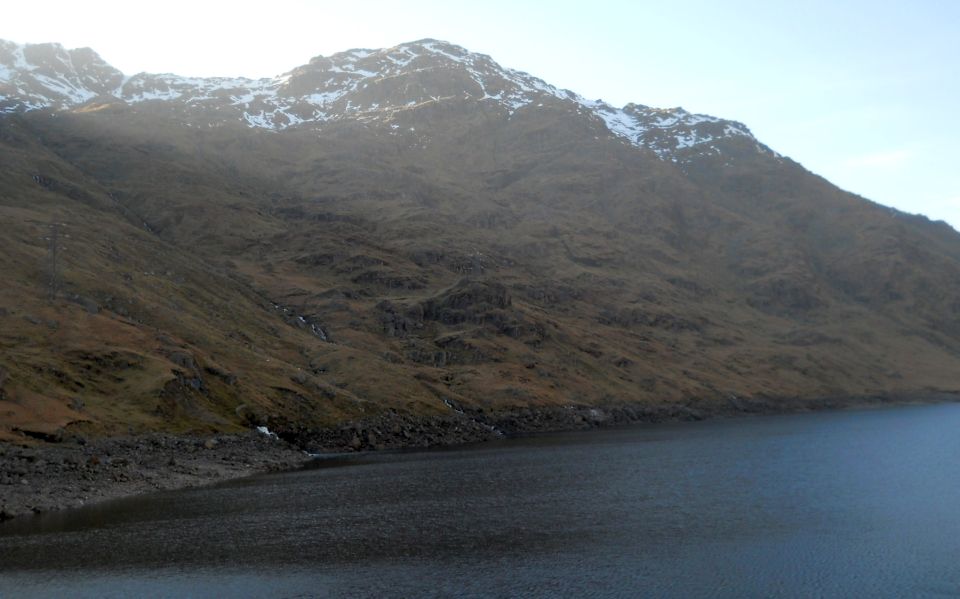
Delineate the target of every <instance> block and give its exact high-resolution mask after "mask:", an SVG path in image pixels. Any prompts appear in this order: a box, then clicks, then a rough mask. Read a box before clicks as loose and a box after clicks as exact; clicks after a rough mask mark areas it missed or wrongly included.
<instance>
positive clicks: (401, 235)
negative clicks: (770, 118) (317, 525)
mask: <svg viewBox="0 0 960 599" xmlns="http://www.w3.org/2000/svg"><path fill="white" fill-rule="evenodd" d="M441 44H442V43H440V42H434V41H431V40H426V41H423V42H418V43H414V44H408V45H405V46H404V47H403V48H405V49H403V48H401V49H387V50H383V51H352V52H351V53H344V54H342V55H336V56H334V57H330V58H329V59H322V58H318V59H314V60H313V61H311V63H310V64H308V65H304V66H303V67H301V68H299V69H295V70H294V71H292V72H291V74H290V75H289V77H287V78H286V79H284V80H283V81H281V82H278V83H277V85H279V86H286V87H284V88H283V89H290V90H294V91H291V92H290V93H291V94H293V93H294V92H296V94H299V95H298V96H297V97H299V98H301V99H302V98H307V99H308V100H309V101H310V102H321V100H322V101H323V103H324V106H325V107H326V108H325V111H324V116H323V118H320V117H319V116H317V115H316V114H313V116H312V117H311V119H312V120H311V119H307V116H308V114H307V113H306V112H303V111H301V112H290V110H293V109H290V110H287V109H284V110H286V112H285V113H284V114H287V113H289V114H296V115H299V118H301V121H300V122H293V121H292V120H290V119H288V120H287V121H284V125H283V126H282V127H281V126H273V125H271V126H267V124H264V122H262V121H256V120H255V122H251V120H250V119H249V118H248V116H249V114H250V109H249V107H247V110H246V112H243V111H242V110H240V109H241V108H243V106H242V104H243V103H242V102H241V103H240V104H238V103H237V98H238V97H239V96H238V95H237V94H235V93H228V92H223V93H220V92H217V93H211V92H210V90H211V89H213V88H211V87H210V86H211V85H213V84H212V83H210V82H209V81H207V82H200V83H196V82H194V83H193V84H191V83H190V82H189V81H186V80H179V81H178V83H177V85H180V86H181V87H178V88H176V90H177V93H176V94H173V93H169V94H167V96H165V97H162V98H161V97H157V98H153V99H143V97H139V96H138V98H139V99H137V100H136V101H131V100H130V98H129V97H127V96H125V95H124V93H118V94H115V95H113V96H110V97H109V98H105V97H103V96H100V97H97V98H93V99H90V100H88V101H86V102H84V103H82V104H80V105H78V106H71V107H68V108H67V109H65V110H59V111H56V112H51V111H50V107H47V108H46V109H44V110H30V111H27V112H25V113H24V112H23V111H16V112H17V114H11V115H8V116H6V117H0V156H2V160H3V164H4V165H5V168H4V169H3V170H2V172H0V198H2V201H0V210H2V211H3V215H4V217H3V220H4V223H8V224H5V226H4V227H3V230H2V232H0V236H2V237H0V244H2V246H3V247H4V249H5V252H4V254H3V256H2V257H0V260H2V261H3V268H4V272H5V273H7V274H8V276H7V278H8V281H9V284H8V286H7V287H5V289H4V290H3V291H2V293H0V302H2V303H0V308H2V311H0V319H2V321H3V328H2V329H0V331H2V332H0V341H2V343H3V346H2V347H3V351H2V352H0V368H2V372H3V378H2V379H0V388H2V389H3V391H2V393H3V395H2V396H0V402H2V405H3V406H4V409H5V412H4V413H5V414H6V415H7V417H6V418H5V419H4V420H3V421H2V426H0V428H3V429H4V430H5V431H7V434H9V432H10V431H12V430H13V429H18V430H21V431H31V432H39V433H46V434H53V433H55V432H56V431H57V430H58V429H60V428H63V427H66V428H67V429H71V428H73V429H78V430H90V431H93V432H107V433H115V432H121V431H126V430H127V429H128V428H129V427H133V428H134V430H135V431H140V430H171V431H188V430H236V429H238V428H240V427H245V426H250V425H252V424H255V423H256V424H260V423H268V424H271V425H273V426H275V427H288V428H298V427H300V428H316V427H323V426H330V425H335V424H337V423H340V422H344V421H348V420H349V421H355V420H362V419H371V418H379V417H382V416H383V415H384V414H388V413H393V412H396V413H401V414H405V416H404V418H406V417H413V418H434V417H444V416H445V415H446V416H451V415H456V414H457V413H458V410H461V409H466V410H467V411H469V412H471V413H479V410H481V409H482V410H484V413H485V414H496V413H508V412H511V411H514V410H517V409H521V408H526V407H534V408H539V409H543V410H547V409H548V408H550V407H557V406H570V405H575V406H583V407H590V406H605V407H609V406H616V405H629V406H635V407H638V408H642V409H649V410H651V411H655V410H657V409H659V408H663V407H670V409H674V410H681V411H680V412H676V413H683V414H687V415H688V416H695V415H697V414H711V413H718V412H724V411H731V410H736V409H740V408H742V407H743V406H745V405H749V404H750V402H751V401H755V402H759V403H761V404H762V405H764V406H765V409H777V406H780V407H782V409H791V408H794V407H796V406H799V405H807V404H806V403H805V402H806V401H807V400H810V399H812V398H819V397H845V396H846V397H854V396H864V395H875V394H887V395H889V394H901V393H913V392H926V391H935V390H939V391H957V390H960V375H958V374H957V373H958V372H960V369H958V366H960V328H958V314H960V303H958V302H957V300H956V298H957V297H958V292H960V289H958V288H957V287H958V285H960V277H958V275H960V237H958V235H957V234H956V232H954V231H952V230H950V229H949V228H947V227H945V226H944V225H941V224H936V223H930V222H929V221H926V220H925V219H922V218H917V217H910V216H908V215H904V214H902V213H898V212H896V211H892V210H889V209H887V208H883V207H880V206H877V205H875V204H872V203H870V202H868V201H866V200H863V199H862V198H858V197H856V196H853V195H850V194H847V193H845V192H843V191H841V190H839V189H837V188H835V187H834V186H832V185H830V184H829V183H828V182H826V181H824V180H822V179H820V178H818V177H816V176H814V175H812V174H810V173H809V172H807V171H805V170H804V169H803V168H802V167H801V166H800V165H798V164H796V163H794V162H792V161H790V160H789V159H787V158H784V157H782V156H779V155H777V154H776V153H774V152H773V151H771V150H769V149H768V148H766V147H765V146H763V145H762V144H760V143H759V142H757V141H756V140H755V139H754V138H753V137H752V136H751V135H750V134H749V131H747V130H746V128H745V127H743V126H742V125H740V124H738V123H731V122H729V121H723V120H721V119H714V118H712V117H702V116H700V115H689V114H688V113H685V112H684V111H681V110H679V109H674V110H672V111H657V110H656V109H650V108H646V107H641V106H634V105H631V106H628V107H626V108H624V109H622V110H618V109H613V108H610V107H607V106H606V105H603V104H600V103H589V102H586V101H584V100H583V99H582V98H579V97H577V96H575V94H570V93H568V92H562V91H559V90H556V89H555V88H552V87H550V86H548V85H547V84H545V83H543V82H540V81H539V80H536V79H534V78H530V77H529V76H526V75H524V74H519V73H516V72H513V71H509V70H508V69H503V68H502V67H499V65H496V63H493V62H492V61H490V60H489V59H488V58H487V57H483V56H481V55H471V54H469V53H466V51H463V53H460V50H462V49H459V50H455V47H452V48H451V47H449V46H444V45H441ZM431 48H432V49H433V52H432V53H429V52H427V51H426V50H429V49H431ZM438 49H439V50H438ZM415 50H416V52H415ZM417 52H419V53H418V54H417V56H415V57H412V58H410V56H411V55H412V54H414V53H417ZM404 53H406V54H405V55H407V56H408V58H410V60H409V62H407V63H402V60H400V59H399V58H398V56H399V55H400V54H404ZM391 57H392V58H391ZM0 59H2V56H0ZM378 61H379V62H378ZM348 63H349V64H350V65H353V66H351V67H350V68H346V67H345V66H344V65H347V64H348ZM384 65H387V66H384ZM390 65H392V66H390ZM390 69H392V70H390ZM334 75H336V76H334ZM170 77H172V76H170ZM147 78H148V76H142V77H141V79H144V80H145V79H147ZM167 83H168V84H169V81H168V82H167ZM240 83H243V82H236V81H234V82H232V83H230V85H240ZM154 84H156V85H159V84H158V83H156V81H154ZM220 84H221V87H220V88H218V89H221V90H222V89H225V88H224V87H223V86H224V85H226V84H223V82H222V81H221V83H220ZM191 85H192V87H191ZM243 85H246V86H247V87H250V86H251V85H253V84H252V83H249V82H247V83H243ZM257 85H261V87H262V86H264V85H267V84H266V83H263V82H261V83H258V84H257ZM271 85H273V84H271ZM296 85H299V86H300V88H295V86H296ZM498 86H499V87H498ZM168 88H170V89H173V87H170V86H169V85H168ZM301 88H302V89H301ZM481 88H482V90H481ZM333 90H339V91H341V92H343V93H340V95H336V94H334V95H336V98H335V99H333V98H334V95H327V96H323V98H320V97H319V96H318V94H323V93H327V94H330V93H332V91H333ZM0 91H2V90H0ZM228 91H229V90H228ZM188 92H189V93H188ZM201 92H202V94H206V95H204V98H205V99H203V100H202V101H200V100H197V97H198V96H197V94H200V93H201ZM481 92H482V93H481ZM190 93H193V94H194V95H192V96H191V95H190ZM338 93H339V92H338ZM315 96H316V97H315ZM257 97H259V96H257ZM270 97H271V98H282V97H285V96H283V94H280V95H277V94H274V95H272V96H270ZM425 97H426V98H427V99H424V98H425ZM111 98H112V99H111ZM254 99H255V98H254ZM261 100H263V101H266V100H264V99H263V98H261ZM251 101H252V100H251ZM303 101H307V100H303ZM247 103H249V102H247ZM11 105H12V104H11ZM373 105H376V106H377V107H376V108H372V106H373ZM291 106H292V105H291ZM358 106H359V107H361V108H362V109H361V108H357V107H358ZM304 110H305V109H304ZM241 113H242V114H241ZM244 114H246V115H248V116H244ZM271 114H273V113H271ZM278 114H279V113H278ZM274 118H279V117H277V116H276V115H275V116H274ZM271 122H273V121H271ZM51 223H66V226H64V227H61V230H62V232H63V234H66V235H69V238H66V239H64V240H63V242H62V244H63V245H64V246H65V247H64V249H63V250H62V251H61V252H60V257H59V262H58V265H57V267H58V269H57V273H58V274H57V282H58V284H57V288H56V290H55V291H56V293H55V297H54V299H52V300H51V299H50V296H51V293H50V291H51V290H50V280H51V272H52V271H51V268H52V265H51V256H50V253H51V252H50V246H51V242H50V241H49V240H48V239H45V237H49V236H50V235H49V234H50V230H51V229H50V227H49V225H50V224H51Z"/></svg>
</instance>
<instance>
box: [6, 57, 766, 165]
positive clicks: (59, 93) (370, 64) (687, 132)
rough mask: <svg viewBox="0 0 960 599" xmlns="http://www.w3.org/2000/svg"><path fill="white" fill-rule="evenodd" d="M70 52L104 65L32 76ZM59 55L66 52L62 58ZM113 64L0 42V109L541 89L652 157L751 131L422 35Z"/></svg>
mask: <svg viewBox="0 0 960 599" xmlns="http://www.w3.org/2000/svg"><path fill="white" fill-rule="evenodd" d="M33 49H37V50H40V49H43V50H44V51H45V52H44V54H52V58H51V57H47V58H46V60H44V61H43V62H42V64H40V65H39V66H38V65H34V64H33V63H31V62H30V61H29V60H28V59H27V56H26V55H27V54H28V53H29V52H28V50H33ZM71 53H83V54H85V55H89V56H87V58H88V60H90V61H93V62H96V61H98V60H99V62H100V68H101V70H102V71H103V73H102V74H101V76H100V79H99V80H94V82H93V86H92V87H89V88H84V87H82V86H78V85H76V84H77V83H78V82H79V83H82V80H81V78H80V77H79V74H73V75H74V76H73V77H71V76H70V75H71V73H69V72H66V73H63V74H64V75H65V79H66V81H65V82H60V84H57V83H52V82H51V81H50V80H49V79H46V78H44V79H37V77H35V76H33V75H32V74H33V72H34V71H37V70H43V69H48V70H49V69H50V64H49V63H52V62H55V60H54V59H57V60H59V62H60V63H61V67H67V69H66V70H69V67H72V62H71V64H69V65H67V62H69V61H70V60H72V58H71V57H72V54H71ZM64 57H67V59H68V60H66V61H65V60H64ZM451 67H453V68H459V69H462V70H463V71H464V72H465V73H466V74H467V75H468V77H469V79H470V81H464V82H460V83H461V85H460V89H456V88H455V87H454V88H451V87H448V88H447V89H446V90H445V92H446V93H445V92H444V90H443V89H442V87H438V86H435V85H434V86H431V85H429V84H427V85H424V86H423V89H421V90H420V91H419V93H416V94H414V95H415V96H416V97H415V99H408V100H406V102H405V103H393V104H389V105H387V106H381V105H380V103H379V102H372V101H369V100H368V99H366V98H364V97H363V96H364V94H363V92H364V91H365V90H366V89H367V88H368V87H370V86H371V85H375V84H382V82H383V81H384V80H387V79H390V78H393V77H397V76H399V75H404V74H410V73H411V72H421V73H425V72H429V71H431V70H436V69H451ZM371 69H373V70H371ZM62 70H64V69H63V68H61V71H62ZM118 73H120V72H119V71H117V70H116V69H114V68H113V67H110V66H109V65H107V64H106V63H105V62H104V61H102V59H100V58H99V56H98V55H96V53H95V52H93V51H92V50H90V49H89V48H84V49H79V50H66V49H65V48H63V47H62V46H60V45H59V44H38V45H17V44H14V43H12V42H5V41H0V112H2V111H5V112H20V111H24V110H37V109H43V108H47V109H51V108H52V109H59V110H67V109H77V108H80V107H82V106H83V105H84V104H86V103H89V102H95V101H97V98H100V99H101V101H102V100H103V99H104V98H102V96H109V97H112V98H115V99H117V100H120V101H123V102H126V103H137V102H145V101H151V100H156V101H178V100H179V101H182V102H184V103H186V104H195V103H199V102H215V103H216V102H219V104H220V105H219V106H217V107H216V109H217V110H220V109H222V108H233V109H235V113H236V114H234V115H232V117H233V118H239V119H242V120H243V121H245V122H246V123H247V124H248V125H249V126H250V127H259V128H265V129H270V130H283V129H286V128H288V127H297V126H308V125H311V124H313V125H315V126H319V125H322V123H324V122H327V121H329V120H340V119H347V118H352V119H356V120H365V121H368V122H371V121H374V122H385V123H389V122H390V121H391V120H392V118H391V116H392V114H393V113H395V112H397V111H400V110H404V109H409V108H410V107H417V106H422V105H423V104H427V103H430V102H436V103H439V102H441V101H443V100H452V99H455V98H459V97H460V96H461V94H462V95H463V97H465V98H468V99H469V98H472V99H475V100H477V101H481V102H482V101H489V102H494V103H495V104H498V105H499V106H500V107H502V108H503V109H505V110H507V112H508V113H510V114H512V113H513V112H514V111H516V110H517V109H520V108H525V107H529V106H531V105H532V104H534V103H535V102H538V101H542V100H543V99H544V97H548V98H549V99H550V100H559V101H561V102H568V103H572V104H573V105H575V106H576V107H577V108H578V109H583V110H587V111H590V112H591V113H592V114H593V115H594V116H595V117H596V118H598V119H600V120H601V121H602V122H603V123H604V125H605V127H606V128H607V130H608V131H609V132H610V133H611V134H613V135H616V136H619V137H621V138H623V139H626V140H627V141H628V142H629V143H632V144H634V145H636V146H638V147H648V148H650V149H652V150H653V151H654V152H656V153H657V154H658V156H660V157H661V158H665V159H670V160H673V161H677V160H678V157H677V152H676V150H683V149H685V148H691V147H694V146H701V147H702V146H707V148H709V151H714V152H716V151H719V150H718V149H717V148H716V146H714V145H709V144H710V142H711V141H713V140H714V139H720V138H724V137H730V136H743V137H745V138H749V139H751V140H753V139H754V138H753V135H752V134H751V133H750V131H749V129H747V128H746V126H745V125H743V124H742V123H737V122H734V121H729V120H725V119H720V118H717V117H712V116H708V115H702V114H691V113H689V112H687V111H685V110H683V109H682V108H679V107H678V108H673V109H656V108H650V107H648V106H644V105H642V104H636V103H630V104H627V105H626V106H624V107H623V108H616V107H613V106H611V105H609V104H607V103H606V102H604V101H602V100H587V99H585V98H583V97H582V96H580V95H578V94H575V93H574V92H571V91H569V90H561V89H558V88H556V87H554V86H552V85H549V84H547V83H546V82H544V81H543V80H541V79H539V78H536V77H534V76H532V75H529V74H527V73H523V72H520V71H515V70H513V69H509V68H504V67H501V66H500V65H499V64H497V63H496V62H494V61H493V60H492V59H491V58H490V57H489V56H487V55H484V54H477V53H472V52H469V51H467V50H466V49H465V48H462V47H460V46H457V45H454V44H451V43H449V42H444V41H440V40H435V39H431V38H425V39H422V40H417V41H415V42H408V43H404V44H399V45H397V46H394V47H392V48H383V49H375V50H372V49H351V50H346V51H343V52H338V53H335V54H333V55H331V56H329V57H326V56H316V57H314V58H312V59H310V61H309V62H308V63H306V64H305V65H302V66H299V67H295V68H294V69H292V70H290V71H288V72H286V73H284V74H282V75H278V76H276V77H273V78H261V79H249V78H244V77H235V78H230V77H205V78H201V77H181V76H178V75H173V74H169V73H164V74H149V73H138V74H135V75H132V76H124V75H122V74H121V75H120V76H121V77H122V82H120V83H119V84H118V85H116V86H115V87H112V88H109V86H108V85H107V84H106V83H105V82H104V81H103V80H104V79H108V80H109V81H110V82H112V83H116V82H117V74H118ZM42 76H43V77H46V76H45V75H42ZM31 77H32V78H33V81H31V80H30V78H31ZM63 83H66V85H63ZM21 84H22V85H25V86H27V89H24V88H23V87H21ZM4 85H5V86H6V87H4ZM71 85H72V86H73V87H72V89H69V93H68V92H67V91H65V90H67V89H68V88H69V86H71ZM489 92H495V93H489ZM51 94H52V95H53V96H54V97H51ZM366 95H367V96H369V95H370V94H369V93H367V94H366ZM405 97H406V96H405ZM58 98H65V100H64V99H58ZM539 106H542V103H541V104H539ZM214 122H216V121H214ZM220 122H222V121H220ZM210 124H211V123H209V122H208V123H207V125H210ZM671 133H675V134H673V135H671ZM756 147H757V150H758V151H761V152H764V151H765V152H771V153H773V152H772V151H771V150H769V148H766V146H762V145H761V144H759V142H758V143H757V146H756ZM773 154H774V155H775V156H779V155H777V154H776V153H773Z"/></svg>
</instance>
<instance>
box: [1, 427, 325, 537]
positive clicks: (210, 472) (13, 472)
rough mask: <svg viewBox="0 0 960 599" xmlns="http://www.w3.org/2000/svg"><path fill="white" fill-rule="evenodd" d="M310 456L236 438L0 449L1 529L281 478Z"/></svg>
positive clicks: (253, 437)
mask: <svg viewBox="0 0 960 599" xmlns="http://www.w3.org/2000/svg"><path fill="white" fill-rule="evenodd" d="M309 459H310V456H309V455H307V454H305V453H304V452H303V451H300V450H299V449H296V448H294V447H293V446H291V445H289V444H287V443H286V442H284V441H281V440H279V439H277V438H276V437H271V436H268V435H264V434H260V433H257V432H251V433H248V434H243V435H220V436H206V437H181V436H173V435H160V434H154V435H147V436H142V437H128V438H111V439H99V440H94V441H84V440H82V439H74V440H71V441H63V442H61V443H45V444H42V445H33V446H30V445H28V446H20V445H15V444H11V443H0V521H2V520H6V519H9V518H13V517H15V516H20V515H24V514H30V513H39V512H47V511H52V510H59V509H64V508H70V507H78V506H81V505H85V504H88V503H94V502H98V501H104V500H107V499H116V498H119V497H126V496H130V495H139V494H142V493H147V492H150V491H156V490H161V489H179V488H184V487H193V486H200V485H206V484H211V483H215V482H219V481H223V480H227V479H231V478H238V477H242V476H248V475H251V474H256V473H260V472H270V471H276V470H288V469H291V468H295V467H297V466H299V465H301V464H303V463H305V462H307V461H309Z"/></svg>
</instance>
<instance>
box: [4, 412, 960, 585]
mask: <svg viewBox="0 0 960 599" xmlns="http://www.w3.org/2000/svg"><path fill="white" fill-rule="evenodd" d="M19 596H50V597H62V596H96V597H102V596H123V597H128V596H129V597H149V596H169V597H191V596H192V597H224V596H247V597H264V596H287V597H313V596H318V597H421V596H426V597H431V596H432V597H447V596H470V597H555V596H572V597H644V596H655V597H744V596H746V597H769V596H784V597H960V406H958V405H937V406H924V407H906V408H896V409H885V410H874V411H858V412H839V413H821V414H811V415H800V416H779V417H765V418H753V419H740V420H731V421H726V422H709V423H699V424H688V425H676V426H660V427H655V428H633V429H621V430H613V431H598V432H591V433H580V434H570V435H556V436H548V437H540V438H533V439H523V440H517V441H510V442H503V443H499V444H495V445H485V446H481V447H477V448H472V449H466V450H457V451H434V452H422V453H406V454H393V455H374V456H366V457H360V458H356V457H354V458H350V459H343V460H331V461H326V462H324V463H323V464H322V465H320V466H318V467H317V468H314V469H310V470H305V471H301V472H295V473H287V474H281V475H271V476H262V477H257V478H253V479H248V480H244V481H240V482H236V483H232V484H229V485H224V486H218V487H214V488H206V489H197V490H187V491H179V492H173V493H160V494H156V495H153V496H149V497H143V498H137V499H133V500H124V501H119V502H114V503H110V504H106V505H103V506H99V507H90V508H86V509H82V510H77V511H73V512H69V513H64V514H55V515H49V516H43V517H37V518H33V519H31V520H28V521H25V522H13V523H7V524H5V525H0V597H19Z"/></svg>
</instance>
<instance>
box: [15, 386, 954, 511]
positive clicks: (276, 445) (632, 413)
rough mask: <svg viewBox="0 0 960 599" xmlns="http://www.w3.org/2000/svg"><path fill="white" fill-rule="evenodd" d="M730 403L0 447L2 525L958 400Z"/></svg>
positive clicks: (390, 419)
mask: <svg viewBox="0 0 960 599" xmlns="http://www.w3.org/2000/svg"><path fill="white" fill-rule="evenodd" d="M735 401H736V403H734V400H732V401H731V403H730V404H729V405H726V406H719V407H716V406H715V407H714V409H712V410H703V409H699V410H698V409H694V408H692V407H690V406H689V405H684V406H680V405H661V406H643V405H633V404H617V405H608V406H603V407H587V406H562V407H550V408H539V409H538V408H530V407H523V408H514V409H512V410H504V411H501V412H496V413H485V412H483V411H482V410H471V409H467V408H459V407H456V406H451V408H452V409H453V410H454V414H453V415H450V416H436V417H431V418H418V417H412V416H409V415H406V414H400V413H395V412H386V413H384V414H380V415H379V416H376V417H374V418H371V419H368V420H365V421H360V422H347V423H343V424H341V425H340V426H338V427H336V428H325V429H307V428H298V427H289V426H288V427H283V426H282V425H280V426H277V428H276V432H277V433H278V434H279V436H280V438H279V439H278V438H276V437H274V436H270V435H266V434H262V433H260V432H256V431H251V432H248V433H242V434H222V435H207V436H187V435H170V434H162V433H154V434H149V435H144V436H138V437H112V438H103V439H96V440H90V441H85V442H63V443H43V444H39V445H18V444H14V443H9V442H0V526H2V522H4V521H5V520H9V519H12V518H20V517H24V516H28V515H30V514H39V513H45V512H51V511H57V510H63V509H70V508H75V507H81V506H84V505H89V504H91V503H98V502H102V501H107V500H111V499H119V498H122V497H130V496H134V495H142V494H145V493H150V492H154V491H160V490H175V489H182V488H189V487H198V486H205V485H211V484H215V483H220V482H225V481H228V480H233V479H237V478H244V477H247V476H252V475H255V474H261V473H265V472H277V471H285V470H294V469H297V468H299V467H302V466H304V465H306V464H308V463H310V462H312V461H314V460H317V459H324V458H326V457H331V456H335V455H350V454H355V453H357V452H369V451H392V450H404V449H425V448H431V447H455V446H459V445H472V444H477V443H483V442H485V441H490V440H495V439H504V438H511V437H517V436H523V435H528V434H539V433H550V432H568V431H576V430H590V429H597V428H607V427H618V426H630V425H637V424H651V425H655V424H663V423H671V422H674V423H675V422H684V421H688V422H692V421H701V420H707V419H710V420H712V419H726V418H736V417H745V416H751V415H755V416H759V415H777V414H796V413H804V412H819V411H826V410H844V409H858V408H878V407H895V406H906V405H919V404H935V403H950V402H957V401H960V394H958V393H946V392H926V393H915V394H895V395H892V394H891V395H870V396H860V397H845V398H842V397H834V398H815V399H806V400H801V399H793V400H791V401H784V400H783V399H779V400H774V399H759V400H758V399H753V400H749V401H748V400H735ZM277 424H280V423H277ZM274 426H276V425H274ZM271 428H273V426H271Z"/></svg>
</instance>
